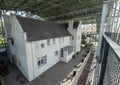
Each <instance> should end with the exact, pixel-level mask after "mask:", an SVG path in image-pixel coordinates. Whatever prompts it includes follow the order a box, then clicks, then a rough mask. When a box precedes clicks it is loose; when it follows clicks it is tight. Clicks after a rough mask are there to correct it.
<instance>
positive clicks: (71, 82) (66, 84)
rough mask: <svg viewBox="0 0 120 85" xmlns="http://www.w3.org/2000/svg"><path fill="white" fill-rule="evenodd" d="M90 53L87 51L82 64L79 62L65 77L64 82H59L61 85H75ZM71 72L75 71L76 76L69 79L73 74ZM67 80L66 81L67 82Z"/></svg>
mask: <svg viewBox="0 0 120 85" xmlns="http://www.w3.org/2000/svg"><path fill="white" fill-rule="evenodd" d="M90 54H91V51H89V53H88V54H87V56H86V57H85V59H84V62H80V63H79V64H78V65H77V66H78V67H77V68H75V69H73V70H72V71H71V72H70V73H69V75H68V76H67V77H66V79H65V80H63V81H64V82H61V85H76V84H77V82H78V80H79V78H80V76H81V74H82V72H83V69H84V67H85V65H86V63H87V61H88V59H89V57H90ZM73 71H76V75H75V76H74V77H70V76H71V75H72V74H73ZM67 79H68V80H67Z"/></svg>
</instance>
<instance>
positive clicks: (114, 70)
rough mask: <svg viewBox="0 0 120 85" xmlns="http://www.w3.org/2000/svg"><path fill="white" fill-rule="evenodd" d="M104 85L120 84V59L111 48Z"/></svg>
mask: <svg viewBox="0 0 120 85" xmlns="http://www.w3.org/2000/svg"><path fill="white" fill-rule="evenodd" d="M103 85H120V59H119V58H118V56H117V55H116V54H115V53H114V51H113V50H112V48H110V49H109V53H108V58H107V65H106V69H105V75H104V80H103Z"/></svg>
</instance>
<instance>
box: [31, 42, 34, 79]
mask: <svg viewBox="0 0 120 85" xmlns="http://www.w3.org/2000/svg"><path fill="white" fill-rule="evenodd" d="M32 44H33V42H31V51H32V52H31V53H32V60H33V61H32V66H33V76H34V78H35V71H34V68H35V67H34V58H33V52H34V51H33V45H32Z"/></svg>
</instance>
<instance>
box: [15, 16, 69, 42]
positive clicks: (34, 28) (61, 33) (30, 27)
mask: <svg viewBox="0 0 120 85" xmlns="http://www.w3.org/2000/svg"><path fill="white" fill-rule="evenodd" d="M16 17H17V19H18V21H19V23H20V25H21V26H22V29H23V31H24V32H26V33H27V40H28V41H37V40H44V39H49V38H58V37H65V36H71V35H70V33H69V32H68V31H67V29H66V26H65V25H62V24H58V23H51V22H46V21H41V20H36V19H31V18H27V17H20V16H16Z"/></svg>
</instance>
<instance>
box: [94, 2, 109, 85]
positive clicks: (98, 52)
mask: <svg viewBox="0 0 120 85" xmlns="http://www.w3.org/2000/svg"><path fill="white" fill-rule="evenodd" d="M106 10H107V2H105V3H104V5H103V9H102V17H101V25H100V32H99V43H98V50H97V54H96V56H97V59H98V60H100V49H101V43H102V36H103V31H104V23H105V17H106ZM98 60H97V62H98V63H96V70H95V76H94V78H93V80H92V81H93V82H94V81H95V82H96V83H94V84H95V85H98V82H99V74H100V72H99V69H100V68H99V67H100V66H99V61H98Z"/></svg>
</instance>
